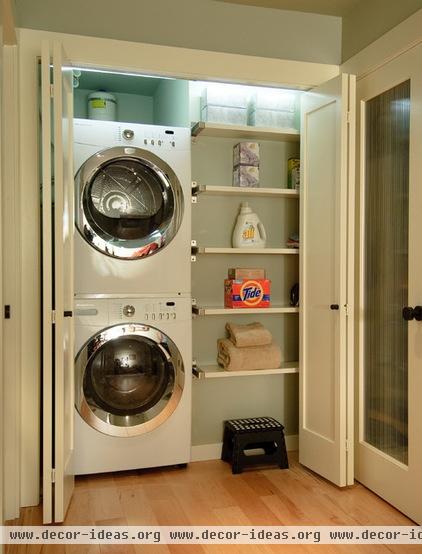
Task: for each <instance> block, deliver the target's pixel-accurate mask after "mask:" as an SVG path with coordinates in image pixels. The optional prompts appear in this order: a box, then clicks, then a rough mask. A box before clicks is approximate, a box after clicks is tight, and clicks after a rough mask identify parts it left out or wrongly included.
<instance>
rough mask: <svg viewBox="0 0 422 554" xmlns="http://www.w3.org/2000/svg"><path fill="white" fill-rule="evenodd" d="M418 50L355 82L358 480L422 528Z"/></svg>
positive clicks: (421, 81) (421, 103)
mask: <svg viewBox="0 0 422 554" xmlns="http://www.w3.org/2000/svg"><path fill="white" fill-rule="evenodd" d="M421 63H422V46H418V47H417V48H413V49H412V50H411V51H409V52H407V53H405V54H403V55H402V56H400V57H399V58H397V59H395V60H393V61H391V62H389V63H388V64H386V65H385V66H383V67H382V68H380V69H378V70H377V71H374V72H373V73H371V74H369V75H367V76H366V77H365V78H363V79H362V80H360V81H359V83H358V99H360V116H361V117H360V124H361V128H360V143H361V144H360V180H361V182H360V287H359V288H360V312H359V313H360V316H361V317H360V333H359V353H360V355H359V372H358V379H359V387H358V391H359V394H358V403H359V409H358V413H359V430H358V431H359V432H358V437H357V439H358V444H357V448H356V451H357V456H356V478H357V479H358V480H359V481H361V482H362V483H363V484H364V485H366V486H367V487H368V488H370V489H372V490H374V491H375V492H376V493H377V494H379V495H380V496H382V497H383V498H385V499H386V500H387V501H388V502H390V503H391V504H393V505H394V506H396V507H397V508H398V509H400V510H401V511H403V512H404V513H406V514H407V515H408V516H409V517H411V518H412V519H413V520H415V521H417V522H418V523H422V501H421V496H420V491H421V490H422V440H421V434H420V430H419V429H420V422H421V421H422V371H421V368H422V251H421V248H420V237H421V236H422V218H421V216H420V213H421V207H422V186H421V175H422V156H421V144H422V118H421V116H420V113H421V107H422V73H421V71H420V67H421Z"/></svg>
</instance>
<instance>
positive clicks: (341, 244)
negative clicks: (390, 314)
mask: <svg viewBox="0 0 422 554" xmlns="http://www.w3.org/2000/svg"><path fill="white" fill-rule="evenodd" d="M355 86H356V85H355V77H354V76H353V75H346V74H342V75H339V76H338V77H336V78H334V79H332V80H330V81H328V82H327V83H324V84H323V85H321V86H319V87H317V88H315V89H313V90H311V91H309V92H308V93H306V94H304V95H303V100H302V123H301V190H300V196H301V200H300V205H301V208H300V229H301V230H300V243H301V244H300V283H301V290H300V377H299V379H300V415H299V461H300V462H301V463H302V464H303V465H305V466H307V467H309V468H310V469H312V470H313V471H315V472H316V473H318V474H320V475H322V476H323V477H325V478H326V479H328V480H329V481H332V482H333V483H335V484H336V485H338V486H345V485H349V484H352V483H353V413H352V406H353V295H354V289H353V271H354V269H353V253H354V248H353V240H354V236H353V235H354V231H353V227H354V226H353V220H354V163H355V162H354V137H355V117H354V113H355Z"/></svg>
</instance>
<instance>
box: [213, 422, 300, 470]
mask: <svg viewBox="0 0 422 554" xmlns="http://www.w3.org/2000/svg"><path fill="white" fill-rule="evenodd" d="M257 448H261V449H263V450H264V454H252V455H249V456H248V455H246V454H245V450H252V449H257ZM221 459H222V460H224V461H225V462H231V464H232V473H241V472H242V471H243V469H244V468H245V467H247V466H254V465H267V464H277V465H278V466H279V467H280V468H281V469H288V467H289V462H288V459H287V451H286V442H285V440H284V427H283V425H282V424H281V423H280V422H279V421H277V420H276V419H274V418H272V417H250V418H247V419H229V420H227V421H225V422H224V435H223V450H222V452H221Z"/></svg>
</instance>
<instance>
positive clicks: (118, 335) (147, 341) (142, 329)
mask: <svg viewBox="0 0 422 554" xmlns="http://www.w3.org/2000/svg"><path fill="white" fill-rule="evenodd" d="M183 386H184V367H183V360H182V356H181V354H180V352H179V350H178V349H177V347H176V345H175V344H174V342H173V341H172V340H171V339H170V338H169V337H167V336H166V335H164V334H163V333H161V332H160V331H159V330H158V329H155V328H154V327H149V326H148V325H137V324H123V325H115V326H113V327H109V328H108V329H104V330H103V331H101V332H100V333H98V334H97V335H95V336H94V337H92V339H91V340H89V341H88V342H87V343H86V344H85V345H84V346H83V347H82V349H81V350H80V351H79V353H78V355H77V356H76V360H75V405H76V409H77V410H78V412H79V414H80V415H81V417H82V418H83V419H84V420H85V421H86V422H87V423H88V424H89V425H90V426H91V427H93V428H94V429H96V430H98V431H101V432H102V433H105V434H106V435H113V436H123V437H127V436H135V435H140V434H142V433H145V432H148V431H151V430H152V429H155V428H156V427H158V426H159V425H161V424H162V423H163V422H164V421H166V419H168V418H169V417H170V415H171V414H172V413H173V411H174V410H175V408H176V406H177V405H178V403H179V401H180V398H181V396H182V392H183Z"/></svg>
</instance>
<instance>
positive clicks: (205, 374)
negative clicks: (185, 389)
mask: <svg viewBox="0 0 422 554" xmlns="http://www.w3.org/2000/svg"><path fill="white" fill-rule="evenodd" d="M193 373H194V375H195V377H197V378H198V379H219V378H221V377H223V378H224V377H253V376H256V375H284V374H287V373H299V362H283V363H282V364H281V366H280V367H279V368H277V369H251V370H245V371H228V370H226V369H223V368H222V367H220V366H218V365H204V366H197V367H194V368H193Z"/></svg>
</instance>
